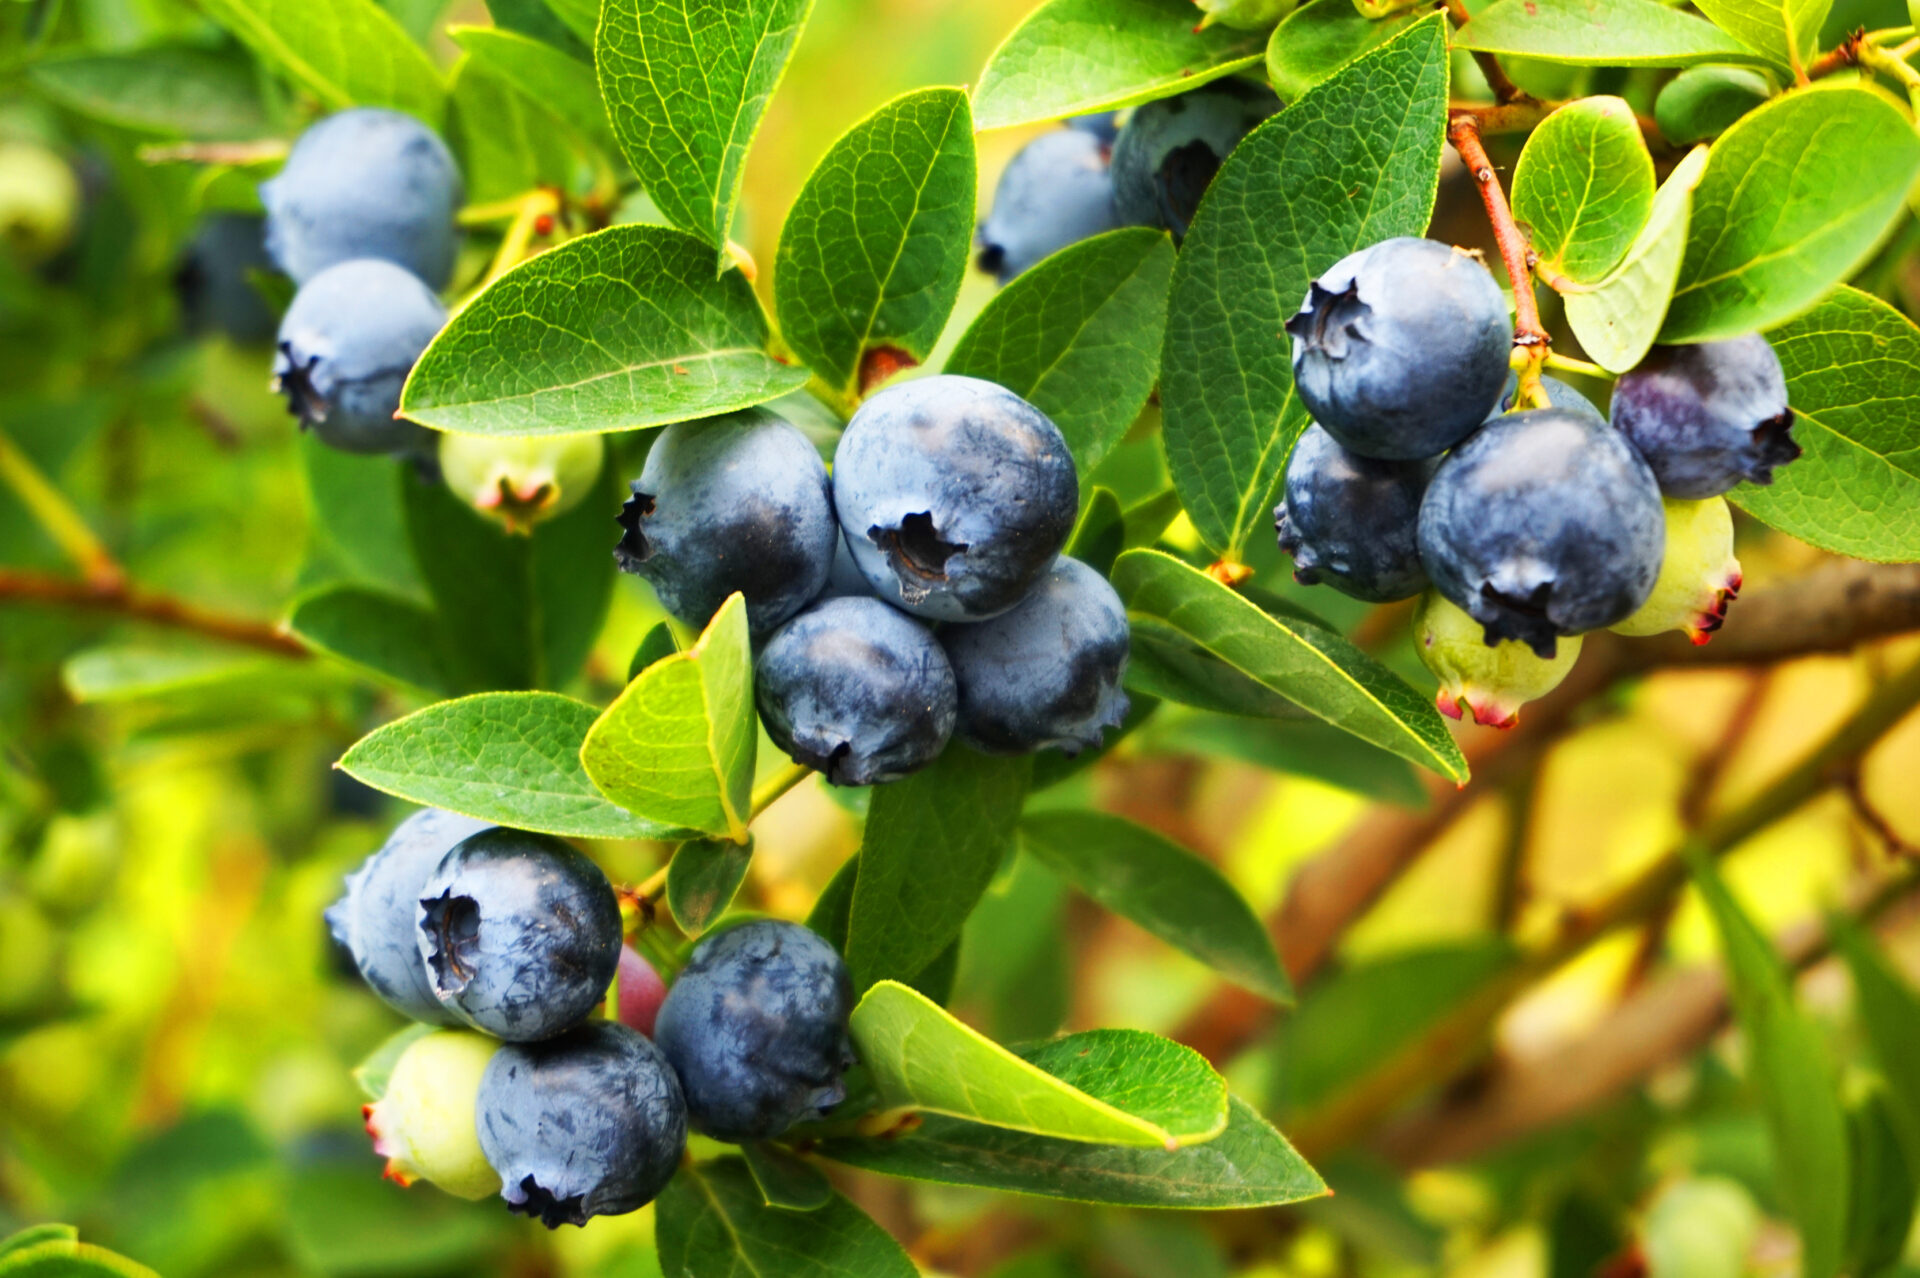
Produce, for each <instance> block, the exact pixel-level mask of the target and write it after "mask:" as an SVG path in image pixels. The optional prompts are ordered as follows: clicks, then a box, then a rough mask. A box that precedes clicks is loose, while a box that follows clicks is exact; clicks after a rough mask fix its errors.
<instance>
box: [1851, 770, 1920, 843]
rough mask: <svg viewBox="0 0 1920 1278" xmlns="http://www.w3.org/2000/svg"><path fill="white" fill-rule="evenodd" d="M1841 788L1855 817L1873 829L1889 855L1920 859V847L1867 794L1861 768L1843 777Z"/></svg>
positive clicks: (1875, 836)
mask: <svg viewBox="0 0 1920 1278" xmlns="http://www.w3.org/2000/svg"><path fill="white" fill-rule="evenodd" d="M1840 788H1841V790H1842V792H1844V793H1845V794H1846V796H1847V802H1848V803H1849V804H1851V805H1852V806H1853V815H1854V817H1855V819H1856V820H1858V821H1859V822H1860V824H1862V825H1864V826H1866V827H1867V829H1868V830H1870V831H1872V833H1873V837H1874V838H1876V839H1878V840H1879V841H1880V846H1881V847H1882V848H1884V849H1885V850H1886V852H1887V853H1888V854H1889V855H1891V856H1898V857H1905V858H1907V859H1908V860H1915V859H1920V848H1916V847H1915V846H1914V845H1913V844H1911V843H1909V842H1908V841H1907V840H1906V838H1905V837H1904V836H1903V835H1901V833H1900V831H1898V830H1896V829H1894V828H1893V822H1891V821H1889V820H1887V817H1886V814H1885V813H1884V812H1882V811H1880V809H1879V808H1877V807H1875V806H1874V802H1873V800H1872V799H1871V798H1870V797H1868V795H1867V786H1866V780H1865V778H1864V777H1862V776H1861V775H1860V769H1859V768H1853V769H1851V770H1850V771H1849V772H1848V773H1847V775H1846V776H1845V777H1843V778H1842V779H1841V782H1840Z"/></svg>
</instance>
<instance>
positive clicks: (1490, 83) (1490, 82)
mask: <svg viewBox="0 0 1920 1278" xmlns="http://www.w3.org/2000/svg"><path fill="white" fill-rule="evenodd" d="M1447 17H1448V19H1449V20H1451V21H1452V23H1453V25H1454V26H1455V27H1456V28H1458V27H1464V26H1466V25H1467V23H1468V21H1469V20H1470V19H1471V17H1472V15H1470V14H1469V13H1468V12H1467V6H1466V5H1464V4H1462V3H1461V0H1447ZM1473 61H1474V64H1475V65H1476V66H1478V67H1479V68H1480V74H1481V75H1482V76H1483V77H1485V79H1486V81H1487V87H1488V88H1489V89H1491V90H1493V96H1494V97H1495V98H1496V99H1497V100H1498V101H1500V102H1502V103H1507V102H1521V101H1531V99H1530V98H1528V97H1527V94H1526V91H1525V90H1524V89H1522V88H1521V87H1520V86H1519V85H1517V84H1515V83H1514V82H1513V80H1512V78H1511V77H1510V76H1508V75H1507V69H1506V68H1505V67H1503V66H1501V65H1500V59H1498V58H1496V57H1494V56H1493V55H1492V54H1491V53H1485V52H1482V51H1481V50H1478V49H1475V50H1474V51H1473Z"/></svg>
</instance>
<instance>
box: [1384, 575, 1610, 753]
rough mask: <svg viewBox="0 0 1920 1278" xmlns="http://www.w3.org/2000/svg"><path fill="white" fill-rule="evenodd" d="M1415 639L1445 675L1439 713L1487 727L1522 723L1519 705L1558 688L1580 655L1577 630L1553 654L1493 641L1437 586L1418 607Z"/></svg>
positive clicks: (1435, 671)
mask: <svg viewBox="0 0 1920 1278" xmlns="http://www.w3.org/2000/svg"><path fill="white" fill-rule="evenodd" d="M1413 638H1414V650H1415V651H1416V652H1418V653H1419V654H1420V660H1421V661H1422V662H1423V663H1425V665H1426V667H1427V669H1429V670H1431V671H1432V672H1433V674H1434V677H1435V678H1437V679H1439V680H1440V691H1439V693H1438V695H1437V696H1436V697H1435V698H1434V700H1435V703H1436V704H1437V705H1438V706H1439V707H1440V713H1441V714H1444V715H1446V716H1447V717H1448V718H1449V719H1458V718H1461V717H1462V716H1463V715H1471V716H1472V717H1473V721H1474V722H1475V723H1477V724H1479V725H1480V726H1482V727H1485V728H1511V727H1513V726H1514V725H1515V724H1516V723H1518V722H1520V707H1521V706H1523V705H1525V704H1526V703H1527V702H1529V701H1533V700H1536V699H1538V698H1540V697H1544V696H1546V695H1547V694H1548V693H1549V692H1552V691H1553V690H1554V689H1555V688H1557V687H1559V686H1560V681H1561V680H1562V679H1565V678H1566V677H1567V672H1568V671H1569V670H1572V669H1573V663H1574V662H1575V661H1576V660H1578V659H1579V656H1580V637H1579V636H1578V635H1575V636H1573V637H1571V638H1569V639H1567V640H1565V641H1564V642H1562V643H1560V644H1559V645H1558V647H1557V650H1556V651H1555V653H1554V655H1553V656H1551V657H1540V656H1537V655H1535V654H1534V652H1533V650H1532V649H1531V648H1529V647H1527V646H1526V645H1525V644H1523V643H1516V642H1515V641H1513V640H1511V639H1508V640H1504V641H1502V642H1500V643H1497V644H1492V645H1489V644H1488V643H1487V641H1486V636H1485V634H1484V633H1483V631H1482V629H1481V626H1480V623H1479V622H1478V621H1475V620H1474V619H1473V618H1472V617H1470V616H1468V615H1467V614H1466V613H1464V612H1462V611H1460V610H1459V609H1458V608H1456V607H1454V606H1453V605H1452V604H1451V603H1449V602H1447V600H1446V598H1445V597H1444V596H1442V595H1441V594H1440V593H1439V592H1438V591H1433V590H1429V591H1428V592H1427V593H1426V594H1424V595H1422V596H1421V597H1420V603H1419V605H1418V606H1417V607H1416V608H1415V609H1414V611H1413Z"/></svg>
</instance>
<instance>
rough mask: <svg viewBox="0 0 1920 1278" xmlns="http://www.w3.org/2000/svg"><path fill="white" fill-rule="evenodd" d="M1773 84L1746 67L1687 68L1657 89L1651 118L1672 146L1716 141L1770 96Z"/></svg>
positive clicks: (1661, 134)
mask: <svg viewBox="0 0 1920 1278" xmlns="http://www.w3.org/2000/svg"><path fill="white" fill-rule="evenodd" d="M1773 92H1774V90H1773V82H1772V81H1771V80H1769V79H1767V77H1766V76H1765V75H1763V74H1761V73H1760V72H1758V71H1755V70H1752V69H1750V68H1748V67H1717V66H1700V67H1688V68H1687V69H1686V70H1685V71H1682V72H1681V73H1680V74H1679V75H1677V76H1675V77H1673V79H1671V80H1669V81H1667V83H1666V84H1665V85H1663V86H1662V87H1661V89H1660V96H1659V97H1657V98H1655V99H1654V103H1653V118H1654V122H1655V123H1656V124H1657V125H1658V126H1659V128H1660V136H1661V137H1663V138H1665V139H1666V140H1667V141H1669V142H1671V143H1673V144H1674V145H1675V146H1687V145H1689V144H1691V143H1694V142H1706V141H1709V140H1711V139H1713V138H1717V137H1719V136H1720V135H1721V134H1722V133H1725V132H1726V131H1727V129H1728V128H1729V127H1730V126H1731V125H1732V124H1733V122H1734V121H1735V120H1738V119H1739V118H1740V117H1741V116H1743V115H1745V114H1746V113H1747V112H1749V111H1751V110H1753V109H1754V108H1755V107H1757V106H1759V105H1760V104H1761V103H1763V102H1765V101H1766V100H1767V99H1768V98H1771V97H1772V96H1773Z"/></svg>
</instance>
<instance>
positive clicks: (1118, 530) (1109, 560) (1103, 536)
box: [1067, 488, 1127, 577]
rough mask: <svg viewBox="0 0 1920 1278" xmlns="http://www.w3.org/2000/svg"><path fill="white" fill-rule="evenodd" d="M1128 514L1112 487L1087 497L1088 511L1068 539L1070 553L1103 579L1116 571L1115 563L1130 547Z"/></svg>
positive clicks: (1098, 489) (1086, 510)
mask: <svg viewBox="0 0 1920 1278" xmlns="http://www.w3.org/2000/svg"><path fill="white" fill-rule="evenodd" d="M1126 544H1127V524H1126V514H1125V512H1123V511H1122V510H1121V509H1120V499H1119V498H1118V497H1115V496H1114V495H1113V490H1112V489H1111V488H1096V489H1094V490H1093V494H1092V496H1090V497H1088V498H1087V508H1086V509H1085V510H1083V511H1081V512H1080V520H1079V522H1078V523H1076V524H1075V525H1074V526H1073V535H1072V536H1071V537H1068V538H1067V554H1069V555H1071V556H1072V557H1073V558H1075V559H1078V560H1079V561H1080V562H1081V563H1083V564H1086V565H1087V566H1088V567H1089V568H1092V569H1093V570H1094V571H1095V572H1097V573H1099V574H1100V575H1101V576H1102V577H1104V576H1106V575H1107V574H1108V573H1110V572H1112V571H1113V561H1114V560H1115V559H1118V558H1119V557H1120V552H1121V551H1122V550H1124V549H1125V548H1126Z"/></svg>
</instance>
